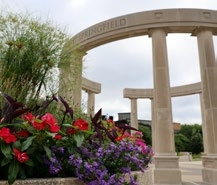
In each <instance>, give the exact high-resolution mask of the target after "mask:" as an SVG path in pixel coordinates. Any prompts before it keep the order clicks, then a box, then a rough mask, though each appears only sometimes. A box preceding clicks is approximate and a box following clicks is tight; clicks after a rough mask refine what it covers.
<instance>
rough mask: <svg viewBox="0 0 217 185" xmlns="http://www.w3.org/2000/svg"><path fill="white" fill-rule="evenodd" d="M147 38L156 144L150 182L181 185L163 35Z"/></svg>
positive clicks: (156, 31)
mask: <svg viewBox="0 0 217 185" xmlns="http://www.w3.org/2000/svg"><path fill="white" fill-rule="evenodd" d="M150 35H151V37H152V49H153V51H152V52H153V70H154V73H153V74H154V113H155V116H154V118H155V119H156V120H155V121H156V125H155V129H156V131H155V139H156V140H157V141H158V142H155V143H156V144H157V145H156V148H157V153H155V156H154V161H155V169H154V183H155V184H176V185H181V183H182V180H181V170H180V169H179V161H178V160H179V158H178V157H177V155H176V153H175V143H174V132H173V125H172V124H173V121H172V103H171V94H170V79H169V67H168V56H167V44H166V32H165V30H163V29H153V30H151V31H150Z"/></svg>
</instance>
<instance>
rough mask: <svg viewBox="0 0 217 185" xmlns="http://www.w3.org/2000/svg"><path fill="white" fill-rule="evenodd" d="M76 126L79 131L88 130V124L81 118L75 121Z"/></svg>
mask: <svg viewBox="0 0 217 185" xmlns="http://www.w3.org/2000/svg"><path fill="white" fill-rule="evenodd" d="M74 126H76V127H78V129H79V130H88V123H87V122H86V121H85V120H83V119H81V118H79V119H76V120H75V121H74Z"/></svg>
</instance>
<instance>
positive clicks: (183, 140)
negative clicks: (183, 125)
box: [175, 133, 190, 152]
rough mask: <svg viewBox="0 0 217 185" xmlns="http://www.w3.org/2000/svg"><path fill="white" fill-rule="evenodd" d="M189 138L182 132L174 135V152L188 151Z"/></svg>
mask: <svg viewBox="0 0 217 185" xmlns="http://www.w3.org/2000/svg"><path fill="white" fill-rule="evenodd" d="M189 144H190V140H189V139H188V138H187V137H186V136H185V135H183V134H181V133H178V134H176V135H175V147H176V152H184V151H188V148H189Z"/></svg>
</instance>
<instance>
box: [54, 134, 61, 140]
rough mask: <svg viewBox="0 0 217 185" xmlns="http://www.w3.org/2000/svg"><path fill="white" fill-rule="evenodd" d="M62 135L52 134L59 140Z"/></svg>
mask: <svg viewBox="0 0 217 185" xmlns="http://www.w3.org/2000/svg"><path fill="white" fill-rule="evenodd" d="M62 137H63V136H62V135H60V134H56V135H55V136H54V139H56V140H60V139H62Z"/></svg>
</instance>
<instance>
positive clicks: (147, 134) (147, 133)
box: [139, 124, 152, 146]
mask: <svg viewBox="0 0 217 185" xmlns="http://www.w3.org/2000/svg"><path fill="white" fill-rule="evenodd" d="M139 130H140V131H141V132H142V133H143V139H144V140H145V143H146V144H147V145H149V146H151V145H152V135H151V127H150V126H147V125H141V124H140V125H139Z"/></svg>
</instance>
